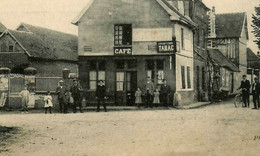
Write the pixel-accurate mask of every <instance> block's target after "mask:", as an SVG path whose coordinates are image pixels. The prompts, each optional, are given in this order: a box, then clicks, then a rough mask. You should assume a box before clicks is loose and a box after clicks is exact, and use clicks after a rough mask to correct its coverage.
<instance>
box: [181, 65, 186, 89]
mask: <svg viewBox="0 0 260 156" xmlns="http://www.w3.org/2000/svg"><path fill="white" fill-rule="evenodd" d="M181 82H182V89H185V88H186V85H185V67H184V66H181Z"/></svg>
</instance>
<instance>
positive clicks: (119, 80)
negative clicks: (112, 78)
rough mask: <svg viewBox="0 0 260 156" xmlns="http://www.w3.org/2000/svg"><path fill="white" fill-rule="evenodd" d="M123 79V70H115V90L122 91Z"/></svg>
mask: <svg viewBox="0 0 260 156" xmlns="http://www.w3.org/2000/svg"><path fill="white" fill-rule="evenodd" d="M124 79H125V73H124V72H117V73H116V91H123V90H124Z"/></svg>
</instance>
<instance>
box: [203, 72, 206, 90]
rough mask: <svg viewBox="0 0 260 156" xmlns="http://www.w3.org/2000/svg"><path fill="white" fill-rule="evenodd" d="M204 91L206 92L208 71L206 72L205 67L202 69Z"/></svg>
mask: <svg viewBox="0 0 260 156" xmlns="http://www.w3.org/2000/svg"><path fill="white" fill-rule="evenodd" d="M202 89H203V90H206V71H205V67H202Z"/></svg>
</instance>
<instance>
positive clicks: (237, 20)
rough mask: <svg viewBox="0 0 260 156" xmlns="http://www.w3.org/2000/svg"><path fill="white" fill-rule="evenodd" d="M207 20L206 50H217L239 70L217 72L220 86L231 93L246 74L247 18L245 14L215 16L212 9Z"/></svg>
mask: <svg viewBox="0 0 260 156" xmlns="http://www.w3.org/2000/svg"><path fill="white" fill-rule="evenodd" d="M209 18H210V19H209V36H208V48H209V49H218V50H219V51H220V52H221V53H222V54H223V55H224V56H225V57H227V58H228V59H229V60H230V62H232V63H233V64H235V65H236V66H237V67H238V69H239V72H233V71H230V70H226V69H225V68H223V69H222V70H221V71H219V73H220V75H221V80H220V86H221V87H222V88H225V89H226V90H227V91H229V92H230V93H232V92H234V91H235V89H237V88H238V87H239V86H240V81H241V79H242V75H244V74H247V42H248V39H249V38H248V27H247V16H246V13H227V14H215V8H214V7H213V9H212V10H211V12H210V14H209ZM220 65H221V62H220Z"/></svg>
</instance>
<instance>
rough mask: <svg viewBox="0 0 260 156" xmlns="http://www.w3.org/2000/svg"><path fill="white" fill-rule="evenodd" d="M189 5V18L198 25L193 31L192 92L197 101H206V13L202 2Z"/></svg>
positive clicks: (206, 10)
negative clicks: (193, 91)
mask: <svg viewBox="0 0 260 156" xmlns="http://www.w3.org/2000/svg"><path fill="white" fill-rule="evenodd" d="M186 3H190V4H189V6H190V17H191V19H192V20H193V21H194V22H195V23H196V24H197V25H198V27H196V30H195V31H194V42H193V47H194V49H193V50H194V71H195V72H194V73H195V74H194V90H195V93H196V100H197V101H205V100H207V98H206V95H207V94H208V81H209V73H208V53H207V37H208V20H209V18H208V11H209V10H210V9H209V8H208V7H207V6H206V5H205V4H204V3H203V2H202V0H193V1H186Z"/></svg>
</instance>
